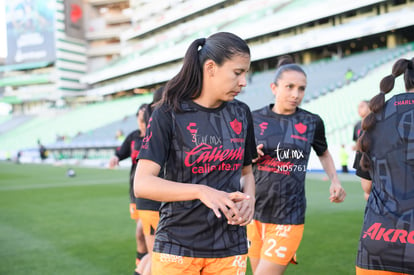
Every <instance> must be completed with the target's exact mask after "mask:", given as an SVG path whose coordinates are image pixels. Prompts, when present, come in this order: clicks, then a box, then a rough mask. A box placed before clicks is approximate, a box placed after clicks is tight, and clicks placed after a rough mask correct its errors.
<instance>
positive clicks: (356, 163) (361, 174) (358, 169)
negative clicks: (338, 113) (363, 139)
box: [352, 151, 372, 180]
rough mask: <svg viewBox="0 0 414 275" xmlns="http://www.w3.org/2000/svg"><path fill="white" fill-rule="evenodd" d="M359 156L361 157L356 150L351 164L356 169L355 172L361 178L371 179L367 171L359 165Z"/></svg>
mask: <svg viewBox="0 0 414 275" xmlns="http://www.w3.org/2000/svg"><path fill="white" fill-rule="evenodd" d="M361 158H362V154H361V152H359V151H356V153H355V159H354V164H353V166H352V167H353V168H355V170H356V172H355V174H356V175H357V176H358V177H360V178H363V179H366V180H372V179H371V175H370V174H369V172H368V171H364V170H362V169H361V166H360V165H359V162H360V161H361Z"/></svg>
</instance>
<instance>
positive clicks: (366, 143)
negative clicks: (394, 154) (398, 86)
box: [357, 58, 414, 171]
mask: <svg viewBox="0 0 414 275" xmlns="http://www.w3.org/2000/svg"><path fill="white" fill-rule="evenodd" d="M413 67H414V58H412V59H411V60H408V59H404V58H402V59H399V60H397V61H396V62H395V63H394V65H393V67H392V72H391V74H390V75H387V76H385V77H384V78H383V79H382V80H381V82H380V92H379V94H377V95H375V96H374V97H373V98H372V99H371V100H370V101H369V108H370V110H371V112H370V113H369V114H368V115H367V116H366V117H365V118H364V119H363V120H362V130H363V132H362V135H361V136H360V137H359V138H358V143H357V146H358V150H359V151H360V152H361V153H362V157H361V161H360V166H361V169H362V170H365V171H367V170H369V169H370V168H371V165H372V164H371V158H370V157H369V153H370V149H371V144H372V137H371V131H372V130H373V129H374V128H375V125H376V123H377V120H376V114H378V113H380V112H381V111H382V109H383V108H384V105H385V94H387V93H389V92H390V91H392V89H394V84H395V79H396V78H397V77H399V76H400V75H402V74H404V85H405V90H406V91H410V90H413V89H414V70H413Z"/></svg>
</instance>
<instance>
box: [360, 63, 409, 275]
mask: <svg viewBox="0 0 414 275" xmlns="http://www.w3.org/2000/svg"><path fill="white" fill-rule="evenodd" d="M402 74H403V75H404V83H405V89H406V93H401V94H397V95H395V96H393V97H391V98H390V99H389V100H387V101H385V94H387V93H389V92H390V91H391V90H392V89H393V88H394V83H395V78H396V77H398V76H400V75H402ZM380 91H381V92H380V93H379V94H378V95H376V96H374V97H373V98H372V99H371V101H370V103H369V105H370V109H371V113H370V114H369V115H368V116H367V117H366V118H365V119H364V121H363V123H362V129H363V132H362V135H361V137H360V138H359V140H358V150H359V151H360V152H361V153H362V158H361V162H360V166H359V167H357V175H359V176H362V177H364V178H365V179H366V180H372V191H371V194H370V196H369V198H368V202H367V205H366V209H365V215H364V223H363V227H362V232H361V237H360V240H359V246H358V255H357V260H356V274H357V275H371V274H372V275H374V274H414V253H413V252H414V242H413V234H414V218H413V217H414V184H413V183H414V155H413V153H412V149H411V148H413V146H414V138H413V133H414V119H413V118H414V109H413V105H412V104H413V102H414V58H413V59H411V60H407V59H399V60H398V61H397V62H396V63H395V64H394V65H393V67H392V73H391V75H388V76H386V77H384V78H383V79H382V80H381V82H380ZM364 171H365V172H364Z"/></svg>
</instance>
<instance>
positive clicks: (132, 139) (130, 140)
mask: <svg viewBox="0 0 414 275" xmlns="http://www.w3.org/2000/svg"><path fill="white" fill-rule="evenodd" d="M146 105H147V104H143V105H141V106H140V107H139V108H138V111H137V113H136V117H137V124H138V129H137V130H134V131H132V132H131V133H130V134H129V135H128V136H127V137H126V139H125V140H124V142H123V143H122V145H121V147H119V148H117V150H116V151H115V155H114V156H112V158H111V159H110V160H109V168H114V167H115V166H118V165H119V161H121V160H124V159H127V158H129V157H131V162H132V164H131V170H130V173H129V197H130V204H129V211H130V213H131V219H133V220H135V221H136V224H137V226H136V231H135V237H136V243H137V254H136V259H135V266H136V267H135V269H136V270H135V274H139V272H138V271H137V269H138V266H139V264H140V262H141V259H143V257H144V256H145V255H146V254H147V247H146V245H145V237H144V233H143V228H142V224H141V221H140V218H139V215H138V210H137V209H136V198H135V195H134V189H133V184H134V176H135V169H136V167H137V161H136V158H137V156H138V153H139V150H140V148H141V144H142V139H143V138H144V135H145V130H146V129H145V122H144V110H145V109H146Z"/></svg>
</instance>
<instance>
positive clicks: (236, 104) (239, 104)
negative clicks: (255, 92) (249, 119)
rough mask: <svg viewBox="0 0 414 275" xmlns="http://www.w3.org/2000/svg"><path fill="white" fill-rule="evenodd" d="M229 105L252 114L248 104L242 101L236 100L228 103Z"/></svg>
mask: <svg viewBox="0 0 414 275" xmlns="http://www.w3.org/2000/svg"><path fill="white" fill-rule="evenodd" d="M227 105H228V106H234V107H238V108H241V109H244V110H247V111H249V112H250V107H249V106H248V105H247V104H246V103H244V102H243V101H240V100H237V99H234V100H232V101H230V102H227Z"/></svg>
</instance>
